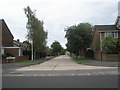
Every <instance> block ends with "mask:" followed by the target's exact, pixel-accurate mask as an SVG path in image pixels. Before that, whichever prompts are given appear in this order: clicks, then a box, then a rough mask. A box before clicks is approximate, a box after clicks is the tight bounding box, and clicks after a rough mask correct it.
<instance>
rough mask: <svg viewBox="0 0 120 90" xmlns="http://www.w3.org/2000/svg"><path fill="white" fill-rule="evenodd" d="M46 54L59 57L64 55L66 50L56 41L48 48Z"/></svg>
mask: <svg viewBox="0 0 120 90" xmlns="http://www.w3.org/2000/svg"><path fill="white" fill-rule="evenodd" d="M46 50H47V51H46V53H47V55H48V56H58V55H64V54H65V52H66V50H65V49H64V48H63V47H62V46H61V45H60V42H58V41H54V42H53V43H52V44H51V47H50V48H49V47H47V49H46Z"/></svg>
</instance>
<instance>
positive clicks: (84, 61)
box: [70, 56, 91, 63]
mask: <svg viewBox="0 0 120 90" xmlns="http://www.w3.org/2000/svg"><path fill="white" fill-rule="evenodd" d="M70 57H71V58H72V59H73V60H75V61H76V62H78V63H91V61H87V60H83V59H80V58H77V57H76V56H70Z"/></svg>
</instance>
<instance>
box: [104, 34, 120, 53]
mask: <svg viewBox="0 0 120 90" xmlns="http://www.w3.org/2000/svg"><path fill="white" fill-rule="evenodd" d="M102 48H103V52H105V53H107V54H117V53H119V50H120V42H119V41H118V40H117V39H115V38H113V37H112V36H107V37H105V38H104V39H103V41H102Z"/></svg>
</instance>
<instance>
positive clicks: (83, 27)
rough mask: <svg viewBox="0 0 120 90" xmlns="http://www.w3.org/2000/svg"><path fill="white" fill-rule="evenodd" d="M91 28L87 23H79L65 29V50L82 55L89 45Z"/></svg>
mask: <svg viewBox="0 0 120 90" xmlns="http://www.w3.org/2000/svg"><path fill="white" fill-rule="evenodd" d="M92 30H93V26H92V25H91V24H89V23H80V24H78V25H73V26H70V27H68V28H66V29H65V31H66V35H65V38H66V39H67V41H68V42H67V44H66V46H67V50H68V51H69V52H71V53H74V54H75V55H79V54H80V55H82V54H81V53H82V52H83V51H85V50H86V48H88V47H89V46H90V44H91V41H92V34H93V31H92Z"/></svg>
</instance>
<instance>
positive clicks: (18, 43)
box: [13, 40, 24, 46]
mask: <svg viewBox="0 0 120 90" xmlns="http://www.w3.org/2000/svg"><path fill="white" fill-rule="evenodd" d="M13 43H14V44H16V45H17V46H24V44H23V43H22V42H19V41H16V40H13Z"/></svg>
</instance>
